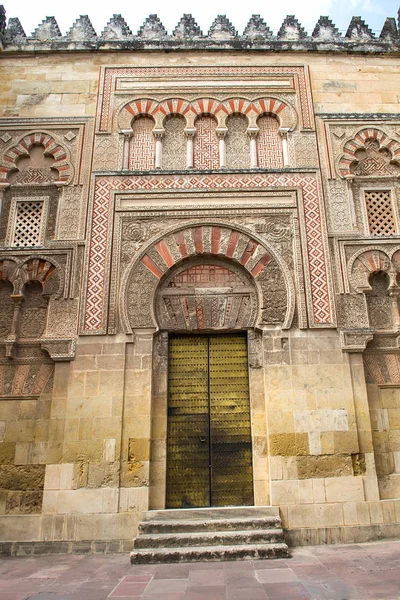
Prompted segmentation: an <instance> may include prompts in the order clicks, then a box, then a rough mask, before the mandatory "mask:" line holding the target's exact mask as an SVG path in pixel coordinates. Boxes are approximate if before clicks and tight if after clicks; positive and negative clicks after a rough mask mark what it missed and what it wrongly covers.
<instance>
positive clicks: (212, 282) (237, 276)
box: [154, 256, 259, 331]
mask: <svg viewBox="0 0 400 600" xmlns="http://www.w3.org/2000/svg"><path fill="white" fill-rule="evenodd" d="M258 311H259V298H258V290H257V287H256V285H255V282H254V279H253V278H252V277H251V276H250V275H249V274H248V272H247V271H246V269H245V268H244V267H243V266H239V265H236V264H234V263H233V262H232V261H229V260H227V259H226V258H225V259H220V258H214V257H204V256H202V257H196V258H192V259H186V260H184V261H182V263H180V264H178V265H177V266H175V267H174V268H172V269H171V270H170V271H168V272H167V274H166V275H165V276H164V277H163V278H162V280H161V281H160V284H159V286H158V288H157V292H156V296H155V305H154V313H155V318H156V321H157V325H158V327H159V328H160V329H162V330H168V331H202V330H203V331H217V330H232V331H233V330H241V329H247V328H249V327H254V326H255V325H256V320H257V315H258Z"/></svg>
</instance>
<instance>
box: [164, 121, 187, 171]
mask: <svg viewBox="0 0 400 600" xmlns="http://www.w3.org/2000/svg"><path fill="white" fill-rule="evenodd" d="M164 128H165V136H164V139H163V158H162V167H163V169H186V138H185V133H184V129H185V119H184V118H183V117H178V116H175V117H171V118H169V119H166V121H165V125H164Z"/></svg>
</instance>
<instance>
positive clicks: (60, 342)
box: [40, 338, 76, 362]
mask: <svg viewBox="0 0 400 600" xmlns="http://www.w3.org/2000/svg"><path fill="white" fill-rule="evenodd" d="M40 346H41V348H42V350H46V352H48V353H49V355H50V358H52V359H53V360H54V361H55V362H61V361H69V360H74V358H75V349H76V340H75V339H57V338H53V339H50V338H49V339H46V338H44V339H42V341H41V344H40Z"/></svg>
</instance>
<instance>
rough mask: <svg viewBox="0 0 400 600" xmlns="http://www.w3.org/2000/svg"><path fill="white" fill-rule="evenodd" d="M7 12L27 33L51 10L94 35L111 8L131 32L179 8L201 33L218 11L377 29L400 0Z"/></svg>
mask: <svg viewBox="0 0 400 600" xmlns="http://www.w3.org/2000/svg"><path fill="white" fill-rule="evenodd" d="M0 2H3V4H4V7H5V9H6V15H7V17H18V18H19V20H20V21H21V24H22V27H23V28H24V30H25V33H26V34H27V35H30V34H31V33H32V31H33V30H34V29H35V28H36V27H37V25H38V24H39V23H40V22H41V21H42V20H43V19H44V18H45V17H47V16H54V17H55V18H56V20H57V23H58V25H59V27H60V29H61V32H62V34H65V33H66V32H67V31H68V29H69V28H70V27H71V25H72V24H73V23H74V21H75V20H76V19H77V18H78V17H79V15H89V17H90V19H91V21H92V24H93V26H94V28H95V30H96V32H97V34H98V35H100V34H101V32H102V30H103V29H104V27H105V25H106V24H107V22H108V20H109V19H110V17H111V16H112V15H113V14H119V13H120V14H122V16H123V17H124V19H125V21H126V22H127V23H128V25H129V27H130V28H131V30H132V31H133V33H136V32H137V30H138V29H139V27H140V26H141V25H142V23H143V21H144V20H145V19H146V17H147V16H148V15H149V14H151V13H152V14H153V13H155V14H157V15H158V16H159V18H160V19H161V21H162V23H163V25H164V27H165V28H166V29H167V30H168V32H169V33H171V32H172V30H173V29H174V27H175V25H176V24H177V22H178V21H179V19H180V18H181V16H182V15H183V14H184V13H191V14H192V15H193V16H194V18H195V19H196V21H197V23H198V24H199V25H200V27H201V29H202V30H203V32H204V33H207V31H208V29H209V27H210V25H211V23H212V22H213V21H214V19H215V17H216V16H217V15H219V14H226V15H227V17H228V18H229V19H230V21H231V22H232V24H233V25H234V27H235V28H236V29H237V30H238V31H239V33H241V32H242V31H243V29H244V28H245V26H246V23H247V21H248V20H249V18H250V16H251V15H252V14H260V15H261V16H262V17H263V19H264V20H265V21H266V22H267V24H268V25H269V27H270V28H271V29H272V30H273V31H274V33H276V32H277V30H278V29H279V27H280V25H281V23H282V21H283V19H284V18H285V16H286V15H292V14H294V15H295V16H296V17H297V19H298V20H299V21H300V23H301V24H302V25H303V27H304V28H305V29H306V30H307V31H308V32H309V33H311V32H312V30H313V29H314V26H315V23H316V22H317V21H318V18H319V17H320V15H327V16H329V17H330V18H331V19H332V21H333V22H334V23H335V25H336V26H337V27H338V29H339V30H341V31H344V32H345V31H346V29H347V27H348V25H349V23H350V20H351V17H352V16H361V17H362V18H363V19H364V21H365V22H366V23H367V24H368V25H369V27H370V28H371V29H372V30H373V31H374V32H377V33H378V34H379V33H380V31H381V29H382V26H383V24H384V22H385V19H386V17H397V11H398V9H399V6H400V0H303V2H298V0H286V1H285V2H274V3H272V2H266V1H265V0H252V3H251V6H250V3H249V5H247V3H246V2H243V1H242V0H237V1H236V2H235V3H234V2H232V0H219V2H218V3H216V2H212V1H211V0H203V1H202V2H201V3H200V2H196V3H194V2H193V3H192V4H191V3H190V2H188V0H172V2H166V0H151V1H150V2H148V3H146V2H140V3H139V2H132V1H131V2H126V1H125V2H124V1H121V0H113V2H112V4H110V6H108V2H101V1H100V2H99V0H97V1H96V2H95V1H94V0H67V1H66V2H60V3H56V2H54V0H36V1H33V0H12V2H11V0H0Z"/></svg>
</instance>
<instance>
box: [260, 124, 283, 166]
mask: <svg viewBox="0 0 400 600" xmlns="http://www.w3.org/2000/svg"><path fill="white" fill-rule="evenodd" d="M257 125H258V127H259V128H260V133H259V134H258V137H257V154H258V166H259V167H261V168H262V169H281V168H282V167H283V154H282V142H281V138H280V136H279V123H278V121H277V120H276V119H275V118H274V117H270V116H264V117H261V118H260V119H258V121H257Z"/></svg>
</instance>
